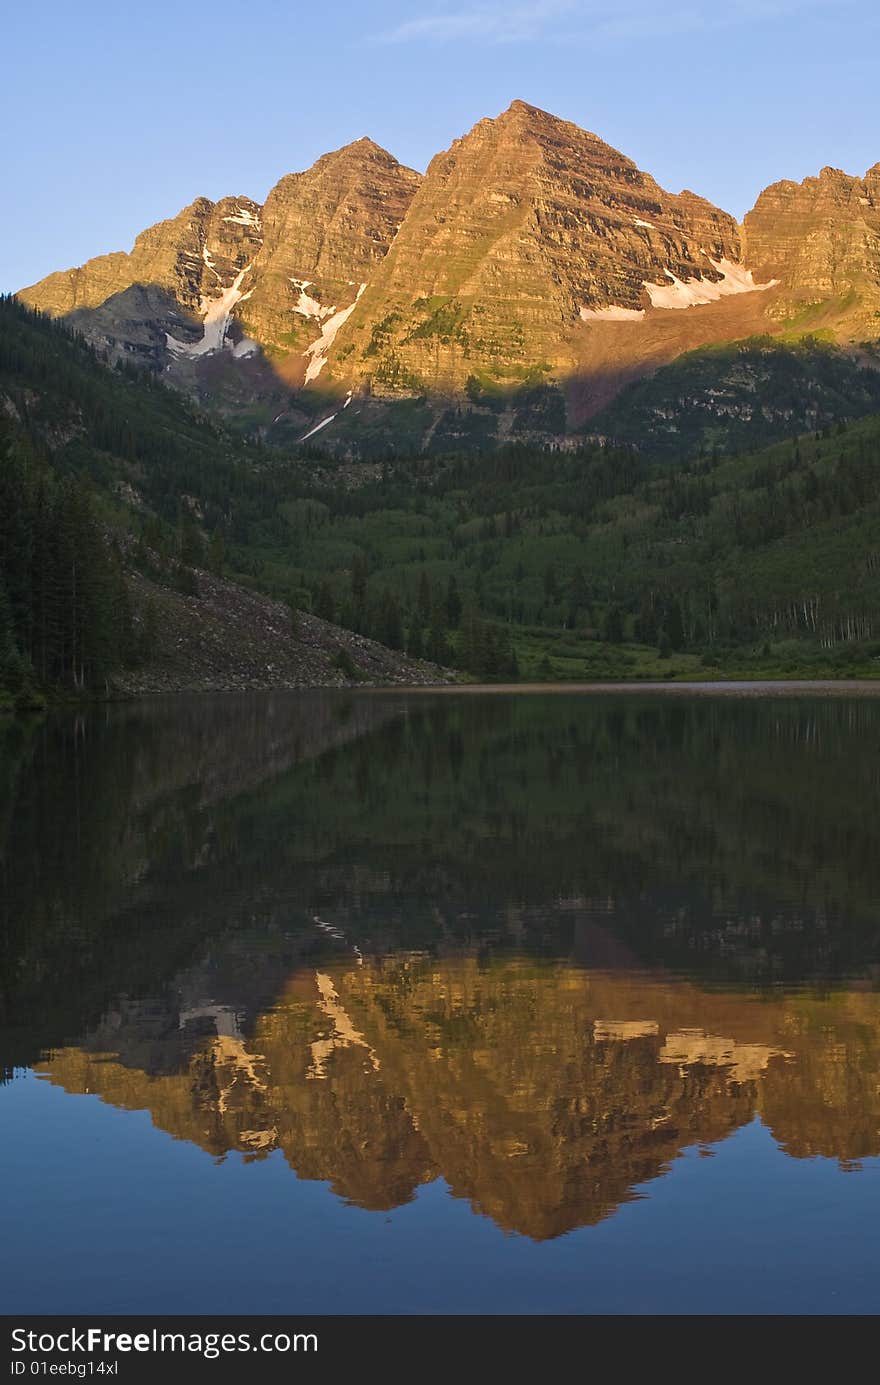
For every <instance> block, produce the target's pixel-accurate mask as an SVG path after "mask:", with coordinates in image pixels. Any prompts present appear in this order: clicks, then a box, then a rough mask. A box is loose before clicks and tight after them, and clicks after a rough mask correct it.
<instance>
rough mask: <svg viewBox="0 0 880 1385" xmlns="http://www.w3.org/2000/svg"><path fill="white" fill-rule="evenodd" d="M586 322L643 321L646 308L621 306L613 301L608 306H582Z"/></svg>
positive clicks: (582, 314)
mask: <svg viewBox="0 0 880 1385" xmlns="http://www.w3.org/2000/svg"><path fill="white" fill-rule="evenodd" d="M580 315H581V317H582V318H583V320H584V322H641V320H642V318H643V317H644V316H645V310H644V308H620V307H618V306H617V304H616V303H611V304H609V306H608V307H607V308H581V314H580Z"/></svg>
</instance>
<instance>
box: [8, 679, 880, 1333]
mask: <svg viewBox="0 0 880 1385" xmlns="http://www.w3.org/2000/svg"><path fill="white" fill-rule="evenodd" d="M0 745H2V756H0V843H2V858H0V859H2V884H3V890H2V901H3V902H2V924H3V934H2V937H3V952H2V970H0V983H2V984H0V1067H2V1068H3V1070H4V1071H5V1072H6V1075H7V1081H6V1082H5V1084H4V1085H3V1086H0V1124H2V1130H3V1136H4V1138H3V1141H2V1155H0V1161H2V1187H3V1190H4V1239H5V1251H4V1256H3V1258H2V1266H0V1276H2V1282H0V1296H2V1303H3V1307H4V1311H7V1312H14V1313H19V1312H22V1313H23V1312H77V1313H87V1312H92V1313H98V1312H119V1313H124V1312H210V1313H226V1312H230V1313H232V1312H238V1313H258V1312H259V1313H276V1312H277V1313H288V1312H302V1313H313V1312H317V1313H321V1312H333V1313H335V1312H352V1313H424V1312H436V1313H450V1312H465V1313H559V1312H563V1313H608V1312H610V1313H633V1312H637V1313H638V1312H646V1313H657V1312H663V1313H693V1312H711V1313H719V1312H721V1313H761V1312H768V1313H769V1312H773V1313H777V1312H784V1313H828V1312H832V1313H869V1312H876V1311H877V1309H878V1306H880V1291H878V1288H877V1285H878V1283H880V1274H878V1271H880V1243H878V1237H877V1235H876V1226H877V1214H878V1211H880V911H878V899H880V859H878V853H877V852H876V850H875V832H874V824H875V823H876V821H877V819H878V807H880V804H878V798H880V758H878V750H880V704H876V703H874V702H873V701H872V700H868V699H866V700H859V699H857V698H833V699H828V700H822V699H818V698H808V697H805V698H797V699H785V700H780V699H773V700H769V699H768V700H766V701H765V700H761V699H748V700H737V699H721V698H719V699H714V698H711V697H705V696H703V697H695V698H692V699H691V698H682V697H681V696H677V697H675V698H663V697H657V696H648V695H645V696H641V695H638V696H636V695H633V694H627V695H626V696H616V695H614V694H607V695H602V696H594V697H589V696H574V695H570V696H567V695H556V696H541V695H534V696H526V695H520V696H492V695H487V696H485V697H483V696H476V697H475V696H473V695H469V696H466V697H436V698H434V697H424V696H415V695H414V696H411V697H407V696H405V695H400V696H390V695H375V694H363V695H358V696H356V697H350V696H342V697H340V696H334V697H327V696H317V695H308V696H303V697H299V698H297V697H293V696H286V697H252V698H243V699H215V700H202V701H199V702H196V701H185V700H181V701H179V702H173V701H169V702H163V703H154V704H150V705H142V706H129V707H125V708H116V709H111V710H110V711H106V710H105V711H101V712H96V713H94V714H91V715H89V716H87V717H85V718H82V717H80V718H66V717H65V718H59V719H58V720H57V721H55V722H52V723H50V724H49V725H46V726H41V727H34V728H30V729H22V728H14V729H13V728H9V729H8V730H7V733H6V736H5V740H3V741H2V742H0Z"/></svg>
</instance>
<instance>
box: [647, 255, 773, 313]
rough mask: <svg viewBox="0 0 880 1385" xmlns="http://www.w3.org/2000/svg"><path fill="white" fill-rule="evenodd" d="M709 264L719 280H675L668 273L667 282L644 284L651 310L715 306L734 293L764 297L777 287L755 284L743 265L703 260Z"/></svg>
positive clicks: (770, 284)
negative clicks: (761, 295)
mask: <svg viewBox="0 0 880 1385" xmlns="http://www.w3.org/2000/svg"><path fill="white" fill-rule="evenodd" d="M706 259H707V260H708V261H709V264H710V265H711V266H712V268H713V269H714V270H716V271H717V273H718V274H720V275H721V278H720V279H717V280H712V279H678V278H677V277H676V276H675V275H674V274H673V272H672V270H671V269H667V271H666V277H667V279H668V280H670V281H671V282H669V283H665V284H651V283H649V282H648V281H647V280H645V288H646V289H647V292H648V297H649V298H650V300H651V306H652V307H654V308H673V309H678V308H696V307H699V305H700V304H702V303H716V302H717V301H718V299H719V298H728V297H730V296H731V295H732V294H736V293H764V292H766V290H767V289H772V288H773V287H774V286H775V285H776V284H778V283H779V280H778V279H771V280H769V282H768V283H766V284H756V283H755V280H754V277H753V275H752V271H751V270H750V269H746V268H745V266H744V265H740V264H734V263H733V261H732V260H725V259H721V260H713V259H711V258H710V256H708V255H707V256H706Z"/></svg>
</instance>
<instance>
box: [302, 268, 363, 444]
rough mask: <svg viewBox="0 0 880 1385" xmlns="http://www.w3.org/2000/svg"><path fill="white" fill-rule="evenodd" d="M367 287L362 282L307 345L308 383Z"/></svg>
mask: <svg viewBox="0 0 880 1385" xmlns="http://www.w3.org/2000/svg"><path fill="white" fill-rule="evenodd" d="M366 287H367V286H366V284H361V285H360V287H359V288H358V291H357V296H356V297H355V300H354V303H352V304H350V305H349V307H347V308H341V309H340V310H339V312H338V313H334V314H333V316H332V317H328V318H327V320H326V322H325V323H324V325H323V327H322V328H321V335H320V336H319V337H318V340H317V341H313V342H312V344H311V346H307V347H306V349H305V352H304V353H303V354H304V355H306V356H310V357H311V360H310V361H309V363H308V365H307V366H306V379H305V383H306V384H308V383H309V381H310V380H317V378H318V376H319V375H320V374H321V371H322V370H323V369H324V366H325V365H326V364H327V352H328V351H329V350H330V347H331V346H332V345H333V342H334V340H335V338H336V333H337V332H338V331H339V329H340V327H341V326H342V324H343V322H345V321H346V320H347V319H348V318H349V317H351V314H352V313H353V312H354V310H355V307H356V305H357V301H358V299H359V298H360V296H361V294H362V293H363V291H364V289H365V288H366ZM333 417H334V418H335V417H336V415H335V414H334V415H333ZM327 422H328V423H329V422H330V419H327ZM322 426H323V425H322ZM312 431H313V432H315V431H317V430H316V429H313V430H312ZM306 436H308V437H310V436H311V434H307V435H306Z"/></svg>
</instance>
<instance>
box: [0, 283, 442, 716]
mask: <svg viewBox="0 0 880 1385" xmlns="http://www.w3.org/2000/svg"><path fill="white" fill-rule="evenodd" d="M304 480H305V477H304V476H303V474H302V472H300V474H299V475H297V476H291V473H290V468H289V467H285V466H283V465H280V464H279V459H277V458H275V457H273V456H272V454H271V453H267V452H266V451H265V450H264V449H260V448H255V447H253V446H250V445H248V444H247V443H245V442H244V441H242V440H241V439H240V438H239V437H237V436H235V435H234V434H231V433H230V432H228V431H227V430H226V429H224V428H223V427H222V426H220V425H219V424H218V423H217V421H216V420H214V419H212V418H208V417H206V416H205V415H202V414H199V413H198V412H197V411H196V410H194V409H193V407H192V405H191V404H190V402H189V401H188V400H187V399H186V397H185V396H184V395H182V394H181V393H179V392H178V391H176V390H172V389H168V388H166V387H165V386H164V385H163V384H162V382H161V381H159V380H156V379H155V377H153V376H151V375H146V376H145V375H144V374H143V373H142V372H140V371H138V370H136V369H134V368H133V367H131V366H123V365H120V366H117V367H116V368H115V369H113V370H108V369H107V367H106V365H105V364H103V363H102V362H101V360H99V359H98V357H97V356H96V355H95V353H94V351H93V350H92V348H91V347H89V346H88V344H87V343H86V342H84V341H83V340H82V339H81V338H80V337H77V336H75V335H73V334H72V333H71V331H70V330H69V329H68V328H66V327H64V326H62V325H61V324H58V323H53V322H52V321H51V320H50V319H48V318H46V317H43V316H42V315H41V314H38V313H34V312H31V311H30V310H29V309H26V308H24V307H23V306H22V305H21V304H20V303H18V302H16V301H15V300H11V299H5V300H3V299H0V714H2V712H3V711H5V710H6V706H7V702H8V698H7V693H10V694H12V695H14V696H15V697H16V698H17V699H18V700H19V702H20V703H22V704H23V705H24V706H25V707H31V706H35V705H39V702H40V698H41V696H42V694H43V693H44V692H46V691H58V690H60V689H64V690H70V689H72V688H75V689H77V690H79V691H83V690H84V689H95V688H98V689H101V690H108V689H109V688H110V687H111V686H112V687H115V688H116V689H117V690H119V691H123V692H127V693H140V692H169V691H174V690H180V689H188V690H199V691H207V690H216V689H220V690H234V689H240V688H259V687H276V688H277V687H296V688H299V687H309V686H340V685H342V684H348V683H359V682H364V681H367V682H379V683H395V682H405V683H407V684H411V683H413V682H416V683H418V682H421V681H428V682H434V681H448V680H449V678H451V675H448V674H447V673H444V672H443V671H441V670H439V669H437V668H436V667H433V666H429V665H427V664H422V663H421V662H420V661H419V660H418V659H410V658H407V657H406V655H405V654H403V652H402V644H403V637H402V631H401V615H400V609H399V604H398V601H397V598H396V597H394V596H393V595H392V594H390V593H386V592H385V590H384V588H383V590H382V591H381V592H380V591H378V590H377V591H376V593H375V601H373V602H371V603H370V605H369V608H367V607H366V606H365V609H364V611H363V612H362V616H363V618H362V620H361V622H360V624H359V627H358V629H357V630H354V631H353V630H341V629H339V628H338V627H337V626H336V625H335V624H334V623H333V622H332V615H333V614H334V611H333V600H332V595H331V594H329V592H328V593H322V592H321V591H319V590H318V588H316V590H315V592H314V593H312V592H311V591H307V590H306V589H305V588H304V587H302V581H303V574H302V573H301V572H300V573H295V572H294V571H293V570H292V568H291V566H290V562H289V559H288V561H287V563H285V564H284V565H283V566H281V567H280V570H276V571H275V573H274V574H272V573H270V572H269V571H268V570H267V567H266V565H265V562H264V560H263V559H261V558H260V556H259V549H260V547H261V540H262V539H263V527H264V526H267V527H269V528H271V527H272V526H273V524H274V522H275V519H276V517H277V515H278V513H279V511H280V510H283V508H284V507H285V506H287V505H290V504H292V503H295V500H296V499H297V498H298V497H299V495H300V493H301V487H302V485H303V482H304ZM240 544H241V545H243V547H242V548H239V545H240ZM254 588H257V590H254ZM273 597H274V598H275V599H273ZM292 607H293V608H294V609H293V610H292V609H291V608H292ZM301 607H305V608H306V609H305V611H301V610H300V608H301ZM312 607H314V613H312ZM323 617H328V618H327V619H324V618H323ZM371 635H378V636H380V637H384V638H385V643H386V645H387V644H389V643H390V644H391V645H392V646H394V648H393V649H392V648H387V647H383V645H382V643H380V642H377V640H376V639H372V638H370V636H371ZM441 652H442V651H441Z"/></svg>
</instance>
